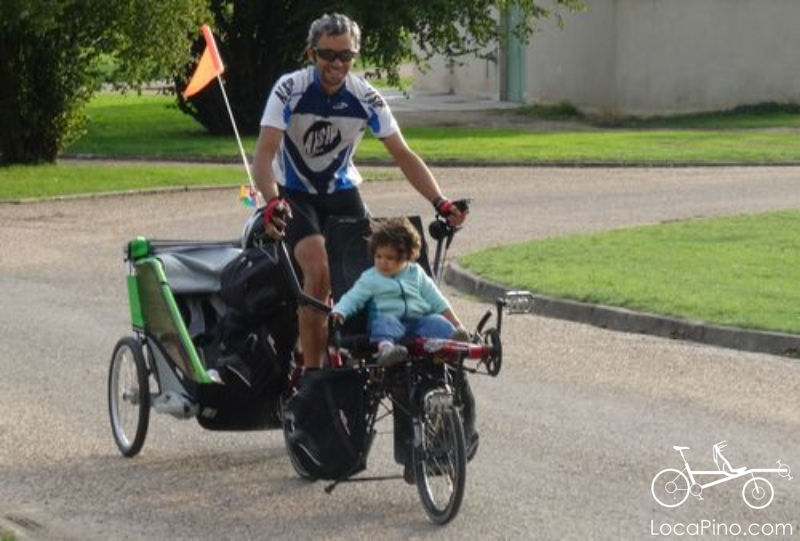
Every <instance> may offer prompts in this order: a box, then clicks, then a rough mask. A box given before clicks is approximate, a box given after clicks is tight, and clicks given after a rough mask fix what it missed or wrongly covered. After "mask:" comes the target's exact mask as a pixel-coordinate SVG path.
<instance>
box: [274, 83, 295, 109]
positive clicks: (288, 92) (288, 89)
mask: <svg viewBox="0 0 800 541" xmlns="http://www.w3.org/2000/svg"><path fill="white" fill-rule="evenodd" d="M292 90H294V80H292V79H287V80H285V81H284V82H283V83H281V84H280V85H279V86H278V87H277V88H275V95H276V96H278V99H279V100H281V103H283V104H284V105H286V102H288V101H289V98H291V97H292Z"/></svg>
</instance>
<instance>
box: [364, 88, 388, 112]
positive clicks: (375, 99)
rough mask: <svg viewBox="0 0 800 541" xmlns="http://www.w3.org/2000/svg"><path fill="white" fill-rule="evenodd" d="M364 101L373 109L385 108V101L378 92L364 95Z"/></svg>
mask: <svg viewBox="0 0 800 541" xmlns="http://www.w3.org/2000/svg"><path fill="white" fill-rule="evenodd" d="M364 101H366V102H367V103H368V104H369V105H370V106H371V107H374V108H375V109H380V108H381V107H383V106H384V103H383V99H381V95H380V94H378V93H377V92H373V91H369V92H367V93H366V94H365V95H364Z"/></svg>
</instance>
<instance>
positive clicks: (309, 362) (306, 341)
mask: <svg viewBox="0 0 800 541" xmlns="http://www.w3.org/2000/svg"><path fill="white" fill-rule="evenodd" d="M294 257H295V259H296V260H297V263H298V265H300V270H301V271H302V273H303V291H305V293H306V294H308V295H310V296H312V297H314V298H315V299H317V300H319V301H321V302H327V300H328V295H329V294H330V289H331V284H330V272H329V269H328V253H327V252H326V251H325V238H324V237H323V236H322V235H311V236H309V237H305V238H304V239H302V240H301V241H300V242H298V243H297V245H296V246H295V248H294ZM298 323H299V327H300V328H299V329H298V332H299V335H300V346H301V347H302V349H303V365H304V366H305V367H308V368H320V367H322V365H323V364H324V363H325V359H326V357H327V347H328V319H327V315H326V314H324V313H322V312H320V311H319V310H316V309H314V308H310V307H307V306H306V307H301V308H300V309H299V310H298Z"/></svg>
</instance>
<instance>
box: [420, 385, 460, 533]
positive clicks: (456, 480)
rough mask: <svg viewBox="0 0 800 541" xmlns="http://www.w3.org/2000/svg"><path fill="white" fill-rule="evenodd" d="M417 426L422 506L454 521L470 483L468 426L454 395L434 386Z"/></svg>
mask: <svg viewBox="0 0 800 541" xmlns="http://www.w3.org/2000/svg"><path fill="white" fill-rule="evenodd" d="M418 412H419V413H418V414H417V419H416V420H415V426H419V432H418V434H419V441H417V438H416V437H415V441H414V449H413V452H412V460H413V463H414V474H415V476H416V484H417V490H418V491H419V496H420V499H421V500H422V506H423V507H424V508H425V512H426V513H427V514H428V516H429V517H430V519H431V520H432V521H433V522H435V523H437V524H446V523H448V522H450V521H451V520H452V519H453V518H454V517H455V516H456V514H458V510H459V508H460V507H461V501H462V500H463V498H464V487H465V485H466V472H467V457H466V450H465V444H464V427H463V426H462V424H461V418H460V417H459V415H458V412H457V411H456V408H455V406H454V405H453V395H452V394H451V393H449V392H447V391H446V390H444V389H441V388H437V389H431V390H430V391H428V392H426V393H425V394H423V395H422V403H421V404H420V407H419V409H418Z"/></svg>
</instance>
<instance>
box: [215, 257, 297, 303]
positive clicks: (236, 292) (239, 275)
mask: <svg viewBox="0 0 800 541" xmlns="http://www.w3.org/2000/svg"><path fill="white" fill-rule="evenodd" d="M220 297H222V300H223V301H224V302H225V304H227V305H228V306H230V307H231V308H233V309H235V310H237V311H239V312H240V313H242V314H244V315H245V316H261V317H263V316H266V315H269V314H271V313H274V312H275V311H277V310H279V309H281V308H286V307H287V305H288V304H290V301H292V300H293V293H292V289H291V286H290V285H289V281H288V280H287V279H286V274H285V271H284V270H283V268H282V266H281V261H280V258H279V256H278V247H277V245H276V244H267V245H264V246H261V247H258V248H247V249H245V250H243V251H242V253H241V254H240V255H239V256H237V257H236V258H235V259H234V260H233V261H231V262H230V263H228V264H227V265H226V266H225V268H224V269H223V270H222V275H221V276H220Z"/></svg>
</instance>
